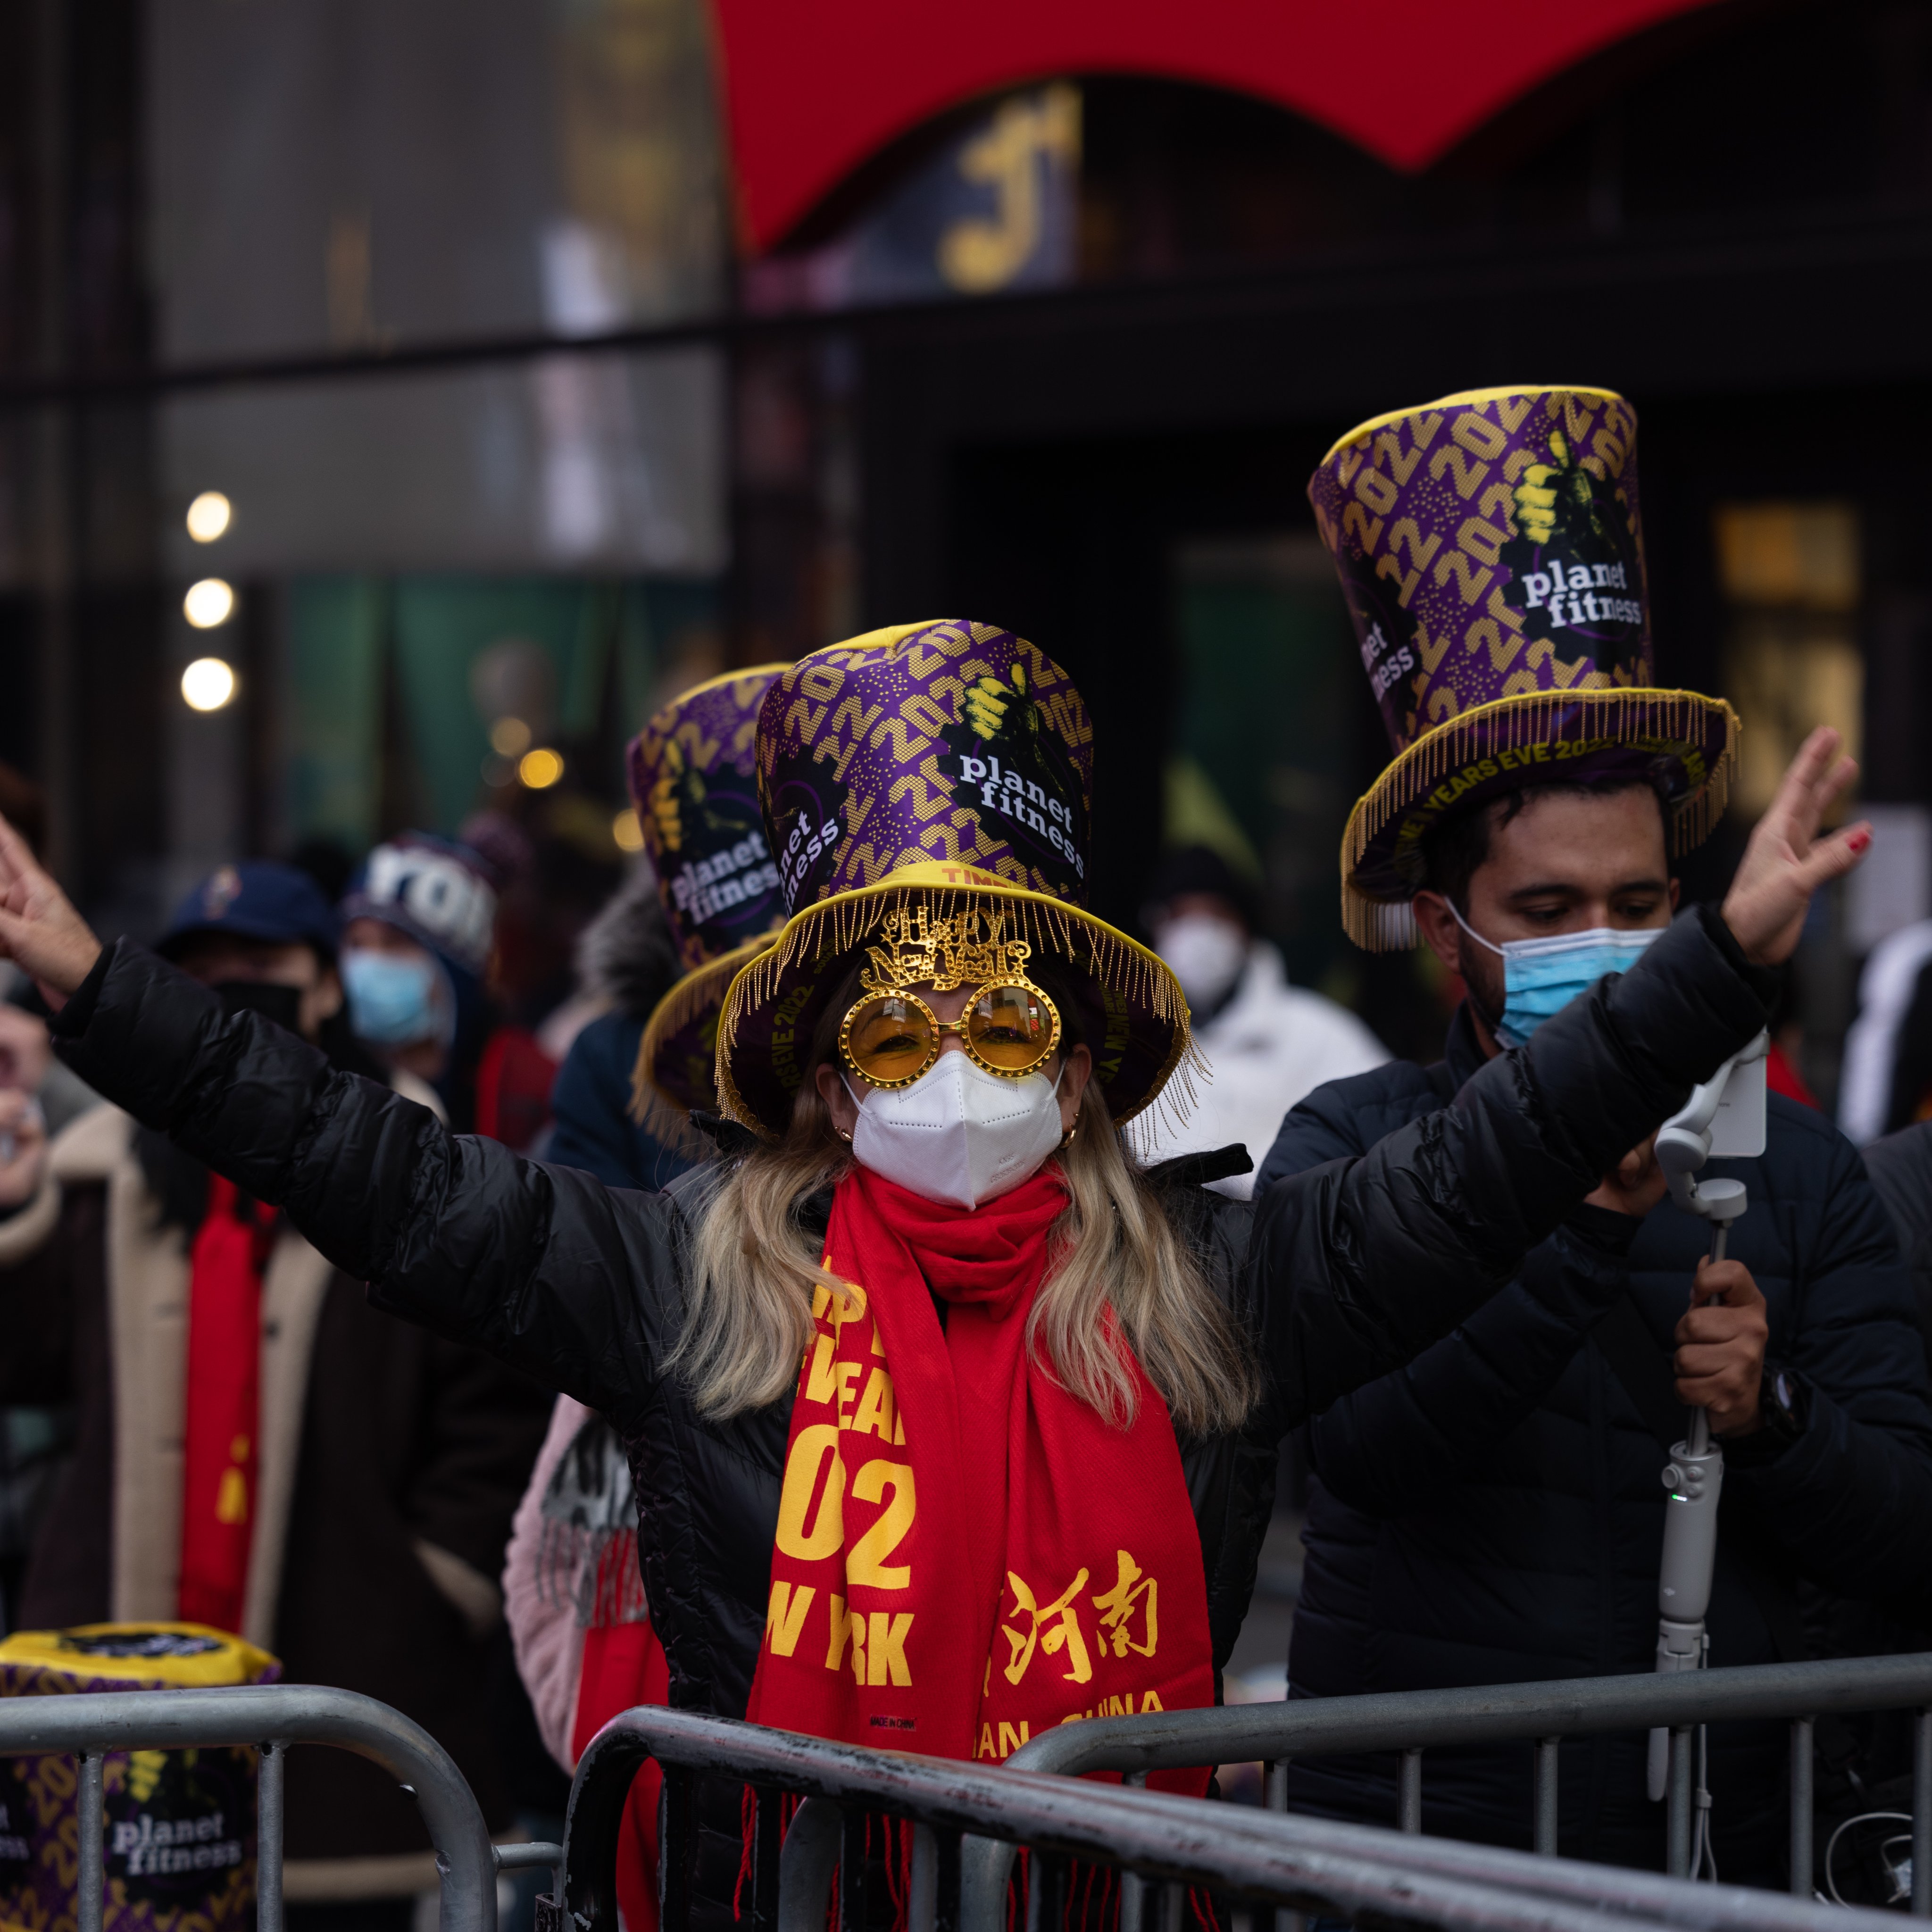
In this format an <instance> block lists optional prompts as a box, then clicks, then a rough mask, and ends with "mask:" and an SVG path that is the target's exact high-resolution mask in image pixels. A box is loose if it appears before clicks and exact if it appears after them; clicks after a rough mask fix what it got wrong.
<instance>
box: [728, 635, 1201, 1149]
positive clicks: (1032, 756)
mask: <svg viewBox="0 0 1932 1932" xmlns="http://www.w3.org/2000/svg"><path fill="white" fill-rule="evenodd" d="M757 759H758V787H759V794H760V799H761V801H762V803H763V808H764V816H765V832H766V838H767V839H768V840H769V842H770V844H771V849H772V852H773V853H775V856H776V859H777V862H778V877H779V885H780V889H781V891H782V892H784V899H785V904H786V906H787V908H788V909H789V910H790V914H791V916H790V919H788V920H787V922H786V924H785V926H784V930H783V931H782V932H780V933H779V934H778V937H777V938H776V939H775V941H773V943H772V945H771V946H770V947H769V948H768V949H767V950H765V951H763V952H762V953H760V954H759V955H758V956H757V958H756V959H753V960H752V961H751V962H750V964H749V965H747V966H745V968H744V969H743V970H742V971H741V972H740V973H739V975H738V977H737V978H736V980H733V983H732V985H731V989H730V992H729V993H727V995H726V996H725V1000H724V1014H723V1016H722V1018H721V1021H720V1022H719V1025H718V1094H719V1097H720V1099H721V1100H722V1102H723V1103H724V1108H725V1110H726V1111H727V1112H728V1113H729V1114H730V1115H731V1116H732V1117H733V1118H734V1119H736V1120H737V1121H740V1122H741V1123H742V1124H744V1125H745V1126H746V1127H750V1128H751V1129H753V1130H754V1131H756V1132H757V1133H760V1134H761V1135H763V1136H766V1138H768V1139H769V1138H773V1137H775V1136H778V1135H780V1134H781V1133H783V1132H784V1128H785V1125H786V1123H787V1121H789V1120H790V1117H791V1106H792V1100H793V1097H794V1095H795V1094H796V1093H797V1091H798V1088H799V1083H800V1082H801V1081H802V1079H803V1077H804V1070H805V1064H806V1061H807V1058H808V1055H809V1053H810V1051H811V1043H812V1040H813V1037H814V1032H815V1031H816V1030H817V1028H818V1025H819V1024H820V1020H821V1019H822V1018H823V1016H824V1014H825V1011H826V1006H827V1004H828V1003H829V1001H830V999H831V998H832V995H833V993H834V992H835V991H836V990H837V989H838V986H839V985H840V983H841V982H842V981H843V980H845V979H846V978H847V977H848V976H849V975H850V974H851V972H852V971H853V969H854V968H855V966H856V964H857V963H858V962H859V959H861V958H862V956H865V955H867V954H868V953H870V955H871V959H872V962H873V964H874V966H875V967H876V966H877V965H879V963H880V961H881V960H882V959H887V960H889V962H891V965H892V968H893V970H895V971H901V972H903V973H904V974H905V975H906V976H907V983H910V982H911V981H912V980H922V979H929V978H935V977H941V976H944V975H949V974H952V975H957V976H958V977H956V979H955V980H953V981H952V983H970V981H971V980H972V978H974V977H975V976H976V975H978V974H980V969H981V967H982V965H984V964H985V963H986V962H992V961H995V960H997V961H999V962H1004V963H1006V964H1007V965H1009V966H1010V965H1011V964H1012V962H1013V961H1015V960H1016V959H1018V960H1019V961H1022V962H1025V961H1026V960H1029V959H1031V960H1032V961H1034V962H1040V961H1042V960H1046V959H1051V960H1052V961H1053V962H1055V964H1056V966H1057V967H1058V969H1059V970H1060V971H1061V974H1062V975H1063V976H1064V977H1065V978H1066V979H1067V980H1070V981H1072V983H1073V985H1074V986H1075V988H1076V1004H1077V1006H1078V1008H1079V1011H1078V1013H1077V1015H1069V1016H1067V1018H1068V1019H1069V1021H1070V1022H1073V1023H1074V1024H1076V1025H1077V1028H1078V1031H1079V1036H1080V1037H1081V1038H1082V1040H1085V1043H1086V1044H1087V1045H1088V1047H1089V1049H1091V1052H1092V1053H1093V1055H1094V1081H1095V1084H1096V1085H1097V1088H1098V1089H1099V1091H1100V1094H1102V1095H1103V1097H1104V1098H1105V1100H1106V1105H1107V1109H1108V1112H1109V1114H1110V1115H1112V1118H1113V1119H1114V1121H1115V1122H1116V1123H1117V1124H1118V1123H1123V1122H1125V1121H1128V1120H1130V1119H1131V1118H1133V1116H1134V1115H1136V1114H1138V1113H1139V1112H1142V1110H1143V1109H1146V1108H1147V1107H1148V1106H1151V1105H1152V1104H1153V1103H1154V1102H1155V1100H1157V1098H1158V1097H1160V1094H1161V1093H1162V1091H1163V1088H1167V1087H1168V1086H1169V1082H1170V1079H1171V1078H1172V1076H1173V1075H1174V1074H1175V1072H1176V1070H1178V1069H1179V1068H1181V1067H1182V1064H1183V1062H1184V1060H1185V1059H1186V1058H1187V1055H1188V1053H1189V1051H1190V1048H1189V1037H1188V1028H1187V1001H1186V1000H1185V999H1184V998H1183V996H1182V994H1181V987H1180V985H1179V983H1178V982H1177V981H1176V980H1175V977H1174V975H1173V974H1172V973H1171V972H1169V970H1168V968H1166V965H1164V964H1163V962H1161V960H1160V959H1159V958H1157V956H1155V955H1154V953H1150V952H1149V951H1148V950H1147V949H1146V947H1143V946H1141V945H1139V944H1136V942H1135V941H1133V940H1131V939H1130V938H1127V935H1125V934H1124V933H1121V932H1115V930H1114V929H1113V928H1112V926H1108V925H1106V923H1105V922H1103V921H1102V920H1100V919H1096V918H1095V917H1094V916H1093V914H1092V913H1090V912H1088V910H1087V909H1086V901H1087V868H1088V817H1089V814H1090V812H1091V808H1092V797H1093V772H1094V727H1093V725H1092V724H1091V721H1090V720H1089V719H1088V715H1087V707H1086V706H1085V704H1084V703H1082V701H1081V697H1080V694H1079V691H1077V690H1076V689H1075V688H1074V685H1073V680H1072V679H1070V678H1069V677H1068V676H1067V673H1066V672H1065V671H1064V670H1062V669H1061V667H1060V666H1059V665H1058V664H1055V662H1054V661H1053V660H1052V658H1049V656H1047V655H1046V653H1045V652H1043V651H1041V650H1040V649H1037V647H1036V646H1034V645H1032V644H1030V643H1028V642H1027V640H1025V638H1024V637H1016V636H1015V635H1014V634H1013V632H1012V631H1003V630H1001V629H1000V628H998V626H997V625H992V624H980V623H974V622H970V621H968V619H964V618H959V619H947V620H945V621H943V622H931V623H924V624H901V625H897V626H895V627H894V628H891V629H889V630H882V631H870V632H868V634H866V635H865V636H864V637H854V638H853V639H851V640H850V641H849V642H847V643H842V644H834V645H832V646H829V648H827V649H824V650H819V651H814V652H812V653H811V655H809V656H808V657H804V658H800V659H799V661H798V662H797V663H796V664H794V665H793V666H792V667H791V668H790V670H787V671H785V672H784V673H782V674H781V676H778V678H777V679H775V681H774V682H773V683H772V687H771V688H770V690H769V691H767V692H766V695H765V701H764V706H763V710H762V712H760V716H759V720H758V734H757ZM942 983H944V981H943V982H942ZM1184 1084H1185V1083H1182V1085H1183V1088H1184Z"/></svg>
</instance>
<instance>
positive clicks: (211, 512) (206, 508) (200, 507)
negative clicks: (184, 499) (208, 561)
mask: <svg viewBox="0 0 1932 1932" xmlns="http://www.w3.org/2000/svg"><path fill="white" fill-rule="evenodd" d="M234 513H235V511H234V505H233V504H231V503H230V502H229V500H228V499H227V498H226V496H223V494H222V493H221V492H220V490H202V493H201V494H200V495H199V496H197V497H196V499H194V501H193V502H192V503H190V504H189V505H188V506H187V533H188V535H190V536H191V537H192V538H193V539H194V540H195V541H196V543H212V542H214V540H215V538H217V537H218V536H220V535H221V534H222V533H223V532H224V531H225V530H226V529H227V527H228V522H229V518H230V517H232V516H233V514H234Z"/></svg>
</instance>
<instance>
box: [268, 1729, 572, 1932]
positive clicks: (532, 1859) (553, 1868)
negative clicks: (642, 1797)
mask: <svg viewBox="0 0 1932 1932" xmlns="http://www.w3.org/2000/svg"><path fill="white" fill-rule="evenodd" d="M265 1762H266V1760H265ZM490 1852H491V1855H492V1856H493V1858H494V1859H495V1861H496V1869H497V1870H499V1872H504V1871H532V1870H547V1871H548V1872H549V1873H550V1883H551V1886H552V1888H553V1889H552V1891H551V1894H550V1895H551V1896H552V1897H553V1898H561V1897H562V1896H563V1847H562V1846H561V1845H553V1844H551V1843H550V1842H549V1841H547V1840H545V1839H541V1838H539V1839H533V1840H526V1841H523V1842H522V1843H517V1844H514V1845H495V1846H491V1848H490ZM266 1869H267V1867H266V1865H265V1866H264V1867H263V1870H266ZM275 1882H276V1883H277V1884H278V1885H280V1884H281V1869H280V1867H279V1866H278V1868H277V1870H276V1873H275ZM255 1932H270V1928H269V1926H268V1925H266V1924H257V1926H256V1928H255ZM274 1932H281V1926H280V1924H279V1922H278V1924H277V1925H276V1926H275V1928H274Z"/></svg>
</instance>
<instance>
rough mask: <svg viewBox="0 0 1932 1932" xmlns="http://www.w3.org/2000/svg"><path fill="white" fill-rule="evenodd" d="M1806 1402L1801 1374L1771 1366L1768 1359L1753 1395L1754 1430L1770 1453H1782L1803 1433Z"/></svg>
mask: <svg viewBox="0 0 1932 1932" xmlns="http://www.w3.org/2000/svg"><path fill="white" fill-rule="evenodd" d="M1810 1406H1811V1405H1810V1404H1809V1403H1808V1402H1807V1401H1806V1400H1805V1383H1804V1379H1803V1378H1802V1376H1796V1375H1794V1374H1793V1373H1792V1372H1791V1370H1789V1369H1774V1368H1773V1367H1772V1366H1771V1364H1769V1362H1767V1363H1766V1364H1765V1369H1764V1382H1763V1385H1762V1386H1761V1387H1760V1389H1759V1391H1758V1398H1757V1412H1758V1418H1759V1423H1760V1428H1759V1432H1758V1433H1760V1434H1761V1435H1762V1436H1763V1437H1764V1439H1765V1444H1764V1446H1765V1448H1766V1449H1768V1450H1769V1451H1771V1453H1772V1454H1773V1455H1781V1454H1783V1453H1784V1451H1786V1450H1787V1449H1789V1448H1790V1447H1791V1445H1792V1444H1793V1443H1794V1442H1796V1441H1797V1440H1798V1439H1799V1436H1802V1435H1803V1434H1804V1433H1805V1421H1806V1420H1807V1417H1808V1412H1809V1409H1810Z"/></svg>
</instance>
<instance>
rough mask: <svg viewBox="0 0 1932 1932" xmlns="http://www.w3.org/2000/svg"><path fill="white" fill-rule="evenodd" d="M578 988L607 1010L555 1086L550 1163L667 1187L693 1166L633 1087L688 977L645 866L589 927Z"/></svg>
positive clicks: (611, 1183)
mask: <svg viewBox="0 0 1932 1932" xmlns="http://www.w3.org/2000/svg"><path fill="white" fill-rule="evenodd" d="M577 975H578V983H579V985H580V986H581V987H582V988H583V990H584V991H585V992H586V993H589V994H590V995H592V996H593V997H595V998H597V999H598V1001H600V1002H601V1004H603V1005H604V1007H605V1008H606V1010H604V1012H602V1013H599V1014H598V1016H597V1017H596V1018H595V1019H592V1020H590V1021H589V1022H587V1023H586V1025H583V1026H582V1027H581V1028H579V1029H578V1031H577V1036H576V1037H575V1039H574V1040H572V1041H571V1044H570V1048H569V1051H568V1052H567V1053H566V1054H565V1056H564V1061H563V1064H562V1067H559V1069H558V1070H557V1076H556V1085H555V1086H554V1087H553V1088H551V1090H550V1112H551V1115H552V1117H553V1121H554V1125H553V1127H552V1129H551V1131H550V1141H549V1144H548V1145H547V1148H546V1149H545V1151H544V1159H545V1160H551V1161H554V1162H555V1163H556V1164H557V1166H559V1167H580V1168H582V1169H583V1170H584V1171H585V1172H586V1173H589V1174H594V1175H596V1177H597V1178H598V1180H599V1181H602V1182H603V1183H604V1185H605V1186H606V1187H664V1186H666V1185H667V1184H668V1183H669V1182H670V1181H672V1180H673V1179H674V1178H676V1176H677V1175H680V1174H682V1172H684V1170H685V1169H686V1168H687V1167H688V1166H690V1165H691V1163H690V1160H689V1158H688V1156H687V1155H686V1154H682V1153H680V1152H679V1151H676V1149H675V1148H671V1147H669V1146H667V1145H665V1143H664V1140H663V1139H661V1138H660V1137H659V1136H658V1135H657V1134H655V1133H652V1130H650V1128H649V1127H647V1126H646V1125H644V1124H643V1123H642V1122H641V1121H640V1120H639V1119H638V1118H637V1110H636V1109H635V1106H634V1102H633V1100H632V1082H633V1080H634V1077H635V1075H636V1072H637V1053H638V1049H639V1048H640V1046H642V1045H643V1037H644V1022H646V1020H647V1019H649V1018H650V1016H651V1012H652V1009H653V1008H654V1007H655V1006H656V1005H657V1004H658V1001H660V1000H661V999H662V998H664V995H665V994H666V993H667V992H670V987H671V983H672V982H673V980H676V977H677V976H678V959H677V953H676V947H674V945H673V942H672V939H671V933H670V925H669V924H668V922H667V921H666V919H665V918H664V908H663V907H662V906H661V905H660V904H658V889H657V881H656V880H655V878H654V877H652V874H651V873H650V871H649V869H648V868H642V867H640V868H639V869H638V871H637V873H636V874H634V876H633V877H632V878H631V880H630V881H629V882H628V883H627V884H626V885H625V886H623V887H622V889H620V890H619V892H617V893H616V895H615V897H613V898H612V899H611V901H610V904H608V905H607V906H606V907H604V910H602V911H601V913H598V916H597V917H596V918H595V919H593V920H592V922H590V924H589V926H587V927H586V928H585V929H584V932H583V938H581V939H580V941H578V942H577Z"/></svg>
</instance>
